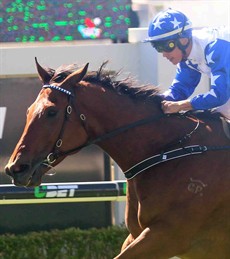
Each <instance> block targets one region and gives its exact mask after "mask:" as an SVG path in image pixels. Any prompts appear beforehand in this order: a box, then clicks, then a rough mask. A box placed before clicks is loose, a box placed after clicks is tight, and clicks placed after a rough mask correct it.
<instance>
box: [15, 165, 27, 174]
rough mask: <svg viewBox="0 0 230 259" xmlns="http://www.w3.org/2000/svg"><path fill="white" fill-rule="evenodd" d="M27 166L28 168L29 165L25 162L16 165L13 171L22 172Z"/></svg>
mask: <svg viewBox="0 0 230 259" xmlns="http://www.w3.org/2000/svg"><path fill="white" fill-rule="evenodd" d="M28 168H29V165H27V164H22V165H18V166H16V167H15V168H14V172H15V173H22V172H25V171H26V170H28Z"/></svg>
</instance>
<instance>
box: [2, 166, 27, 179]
mask: <svg viewBox="0 0 230 259" xmlns="http://www.w3.org/2000/svg"><path fill="white" fill-rule="evenodd" d="M28 169H29V165H28V164H20V165H17V164H15V165H11V166H9V167H6V169H5V170H6V174H8V175H10V176H13V174H14V173H23V172H25V171H27V170H28Z"/></svg>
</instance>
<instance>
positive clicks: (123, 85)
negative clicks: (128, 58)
mask: <svg viewBox="0 0 230 259" xmlns="http://www.w3.org/2000/svg"><path fill="white" fill-rule="evenodd" d="M107 63H108V62H107V61H106V62H103V63H102V65H101V66H100V67H99V69H98V70H97V71H88V72H87V74H86V75H85V76H84V78H83V80H84V81H86V82H90V83H94V84H100V85H103V87H106V88H109V89H111V90H114V91H116V92H117V93H118V94H121V95H123V94H125V95H129V96H130V98H133V99H144V100H147V99H148V100H155V101H156V99H157V100H158V101H159V102H160V101H161V100H162V99H161V97H160V95H159V93H160V91H159V89H158V88H157V87H155V86H153V85H147V84H146V85H138V82H137V81H136V80H134V78H132V77H131V76H128V77H126V78H125V79H120V80H119V79H118V76H120V75H121V70H120V71H118V72H114V71H112V70H106V69H105V67H106V65H107ZM78 68H79V67H78V66H77V65H76V64H72V65H68V66H66V65H62V66H60V67H59V68H57V69H56V70H53V69H50V68H46V70H47V72H48V73H49V74H50V75H51V76H52V79H51V82H61V81H63V80H64V79H65V78H66V77H67V76H68V75H69V74H71V73H73V72H74V71H76V70H77V69H78Z"/></svg>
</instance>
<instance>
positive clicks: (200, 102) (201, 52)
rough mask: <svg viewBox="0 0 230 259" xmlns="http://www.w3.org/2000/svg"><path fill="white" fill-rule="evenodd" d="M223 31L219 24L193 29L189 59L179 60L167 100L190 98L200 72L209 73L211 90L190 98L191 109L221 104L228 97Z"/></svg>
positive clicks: (229, 54) (228, 55)
mask: <svg viewBox="0 0 230 259" xmlns="http://www.w3.org/2000/svg"><path fill="white" fill-rule="evenodd" d="M223 29H224V28H223ZM223 35H225V34H223V32H222V28H218V30H217V29H216V28H215V30H211V29H210V28H209V29H208V30H204V29H202V30H197V31H196V30H194V31H193V37H192V50H191V52H190V54H189V56H188V59H187V60H184V61H181V62H180V63H179V67H178V69H177V73H176V80H173V82H172V85H171V86H170V88H169V91H167V92H166V94H167V95H166V94H164V96H165V99H166V100H171V101H178V100H184V99H187V98H189V97H190V96H191V94H192V93H193V92H194V90H195V88H196V87H197V85H198V84H199V82H200V78H201V75H202V74H206V75H208V76H209V77H210V90H209V91H207V92H206V93H201V94H199V95H195V96H194V97H192V98H191V100H190V101H191V104H192V107H193V109H195V110H206V109H212V108H215V107H219V106H221V107H222V105H224V104H225V103H226V102H227V101H228V100H229V99H230V90H229V87H230V85H229V82H230V62H229V60H230V42H229V41H228V38H227V39H225V38H224V36H223ZM229 104H230V102H229ZM228 109H229V111H230V107H228Z"/></svg>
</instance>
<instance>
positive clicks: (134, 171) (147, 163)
mask: <svg viewBox="0 0 230 259" xmlns="http://www.w3.org/2000/svg"><path fill="white" fill-rule="evenodd" d="M229 149H230V146H219V147H218V146H212V147H207V146H200V145H193V146H186V147H182V148H178V149H174V150H171V151H167V152H162V153H161V154H157V155H155V156H152V157H149V158H147V159H145V160H143V161H141V162H139V163H137V164H136V165H134V166H132V167H131V168H130V169H128V170H127V171H125V172H124V175H125V177H126V178H127V180H130V179H132V178H133V177H135V176H136V175H138V174H139V173H141V172H143V171H145V170H146V169H148V168H150V167H153V166H155V165H157V164H160V163H163V162H167V161H169V160H172V159H176V158H180V157H184V156H190V155H198V154H201V153H204V152H206V151H210V150H212V151H217V150H229Z"/></svg>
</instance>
